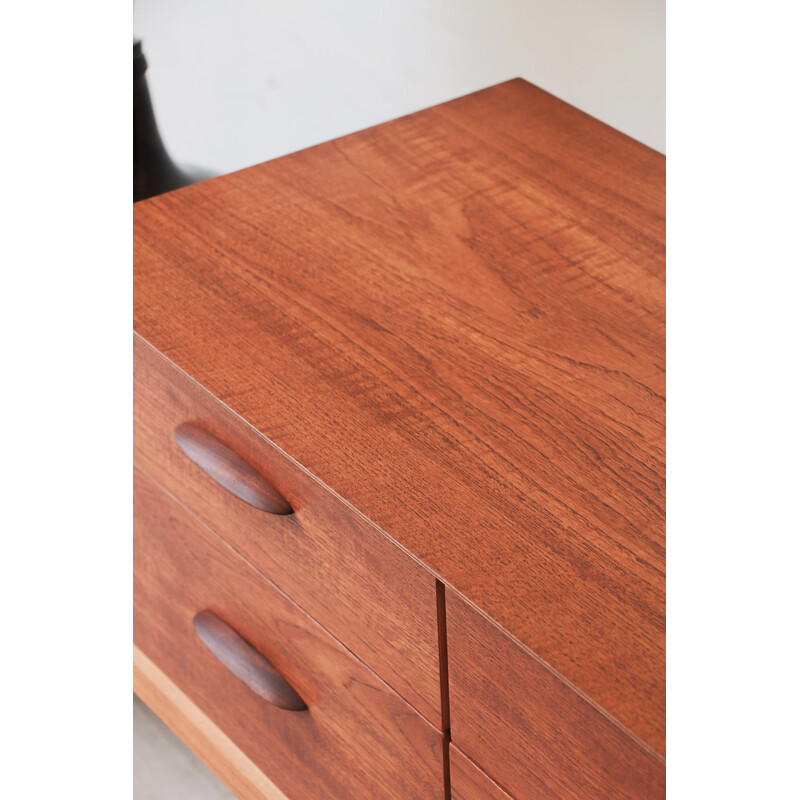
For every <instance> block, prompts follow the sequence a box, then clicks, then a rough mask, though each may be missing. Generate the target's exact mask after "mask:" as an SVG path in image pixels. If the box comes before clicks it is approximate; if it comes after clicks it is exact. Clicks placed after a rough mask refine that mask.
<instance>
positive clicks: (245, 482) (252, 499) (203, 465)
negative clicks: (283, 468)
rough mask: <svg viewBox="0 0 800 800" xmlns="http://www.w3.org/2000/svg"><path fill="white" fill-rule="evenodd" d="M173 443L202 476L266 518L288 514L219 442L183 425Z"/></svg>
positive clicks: (268, 487)
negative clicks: (259, 510) (262, 513)
mask: <svg viewBox="0 0 800 800" xmlns="http://www.w3.org/2000/svg"><path fill="white" fill-rule="evenodd" d="M174 436H175V441H176V442H177V443H178V446H179V447H180V448H181V450H183V452H184V453H185V454H186V455H187V456H188V457H189V458H190V459H191V460H192V461H194V463H195V464H197V466H198V467H200V469H202V470H203V472H205V473H206V475H208V476H209V477H211V478H213V479H214V480H215V481H216V482H217V483H218V484H220V486H222V487H224V488H225V489H227V490H228V491H229V492H230V493H231V494H233V495H235V496H236V497H238V498H239V499H240V500H244V501H245V503H249V504H250V505H251V506H255V507H256V508H260V509H261V510H262V511H267V512H268V513H270V514H291V513H292V507H291V506H290V505H289V503H288V502H287V501H286V499H285V498H284V497H283V496H282V495H281V494H280V492H278V490H277V489H276V488H275V487H274V486H272V484H271V483H269V481H268V480H267V479H266V478H264V476H263V475H260V474H259V473H258V472H256V470H254V469H253V467H251V466H250V465H249V464H248V463H247V462H246V461H245V460H244V459H243V458H242V457H241V456H238V455H236V453H234V452H233V450H231V449H230V448H229V447H227V446H226V445H224V444H223V443H222V442H221V441H220V440H219V439H217V438H216V437H214V436H212V435H211V434H210V433H206V432H205V431H203V430H200V428H198V427H197V426H196V425H192V424H190V423H188V422H184V423H182V424H181V425H178V427H177V428H175V433H174Z"/></svg>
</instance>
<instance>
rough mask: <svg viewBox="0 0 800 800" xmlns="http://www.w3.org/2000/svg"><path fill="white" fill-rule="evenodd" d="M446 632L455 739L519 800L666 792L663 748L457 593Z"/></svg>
mask: <svg viewBox="0 0 800 800" xmlns="http://www.w3.org/2000/svg"><path fill="white" fill-rule="evenodd" d="M447 634H448V635H447V639H448V642H447V651H448V656H449V659H448V662H449V672H450V724H451V733H452V740H453V744H455V745H456V746H457V747H458V748H459V749H461V750H462V751H463V752H464V753H465V754H466V755H467V756H469V758H471V759H473V760H474V761H475V762H476V763H477V764H478V765H479V766H480V767H481V768H482V769H483V770H485V771H486V773H487V774H488V775H490V776H491V777H492V778H493V779H494V780H496V781H497V782H498V783H499V784H500V785H501V786H503V787H504V788H505V789H507V790H508V791H509V792H511V794H513V795H514V797H515V798H516V800H586V798H603V800H663V798H664V796H665V780H666V778H665V768H664V761H663V759H662V758H661V757H660V756H658V755H657V754H656V753H654V752H653V751H652V750H651V749H650V748H648V747H647V746H646V745H644V744H643V743H642V742H641V741H640V740H638V739H636V738H635V737H633V736H632V735H631V734H630V733H629V732H628V731H626V730H625V729H623V728H621V727H620V726H619V725H618V724H617V723H616V722H614V721H613V720H611V719H609V718H608V716H607V715H606V714H605V713H604V712H603V711H601V710H600V709H599V708H598V707H597V706H596V705H595V704H594V703H592V702H591V701H590V700H588V699H586V698H585V697H583V696H581V695H580V694H579V693H578V692H576V691H575V689H574V687H572V686H570V685H569V684H567V683H566V682H565V681H564V680H563V678H561V676H559V675H557V674H556V673H554V672H553V671H552V670H551V669H550V668H549V667H548V666H547V665H545V664H544V663H542V662H541V661H540V660H539V659H538V658H536V657H535V656H533V655H532V654H531V653H530V652H529V651H527V650H525V649H524V648H523V647H522V646H521V645H520V644H519V643H518V642H516V641H514V640H513V639H512V638H511V637H510V636H508V635H507V634H506V633H505V632H504V631H502V630H501V629H500V628H499V627H497V625H495V624H494V623H493V622H492V621H490V620H488V619H487V618H486V617H485V616H484V615H483V614H481V613H480V612H479V611H477V610H476V609H475V608H473V607H472V606H470V605H469V604H468V603H466V602H465V601H464V600H462V599H461V598H459V597H457V596H455V595H454V594H451V593H448V597H447ZM500 743H502V744H500Z"/></svg>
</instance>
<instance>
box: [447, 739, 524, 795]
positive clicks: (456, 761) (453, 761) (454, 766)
mask: <svg viewBox="0 0 800 800" xmlns="http://www.w3.org/2000/svg"><path fill="white" fill-rule="evenodd" d="M450 775H451V780H452V794H451V797H452V800H514V798H512V797H511V795H510V794H507V793H506V792H504V791H503V790H502V789H501V788H500V787H499V786H498V785H497V784H496V783H495V782H494V781H493V780H492V779H491V778H490V777H489V776H488V775H487V774H486V773H485V772H483V771H482V770H481V769H480V768H478V767H477V766H475V764H473V763H472V761H470V760H469V759H468V758H467V757H466V756H465V755H464V754H463V753H462V752H461V751H460V750H459V749H458V748H457V747H456V746H455V745H453V744H451V745H450Z"/></svg>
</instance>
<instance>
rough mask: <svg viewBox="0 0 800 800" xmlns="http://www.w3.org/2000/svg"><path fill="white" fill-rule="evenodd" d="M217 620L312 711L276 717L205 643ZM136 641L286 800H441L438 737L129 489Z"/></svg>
mask: <svg viewBox="0 0 800 800" xmlns="http://www.w3.org/2000/svg"><path fill="white" fill-rule="evenodd" d="M201 609H205V610H210V611H212V612H213V613H214V614H215V615H216V616H217V617H219V618H220V619H222V620H225V621H226V622H228V624H229V625H230V626H231V627H233V628H235V629H236V630H237V631H238V632H239V634H240V635H241V636H242V637H243V638H244V639H245V640H246V641H248V642H250V643H251V644H252V646H253V647H254V648H256V649H257V650H258V651H259V652H260V653H262V654H263V655H264V656H265V657H266V658H268V659H269V661H270V663H271V664H273V665H274V667H275V669H276V670H277V671H278V672H279V673H280V674H281V675H283V676H284V677H285V678H286V680H287V681H288V682H289V683H290V684H291V685H292V686H293V687H294V688H295V689H296V690H297V692H298V694H299V695H300V696H301V697H302V698H303V699H304V700H305V701H306V703H307V704H308V710H307V711H302V712H293V711H288V710H285V709H282V708H277V707H276V706H274V705H273V704H272V703H270V702H267V701H265V700H262V699H261V698H259V697H257V696H256V695H255V694H254V693H253V692H252V691H251V690H250V689H249V688H248V687H247V686H245V684H244V683H242V682H241V681H240V680H239V679H238V678H236V677H234V676H233V675H232V674H231V672H230V671H229V670H228V668H227V667H226V666H224V665H223V664H221V663H220V662H219V661H218V660H217V659H216V658H215V657H214V656H213V655H212V654H211V653H210V652H209V651H208V650H207V649H206V647H205V646H204V645H203V644H202V643H201V642H200V640H199V639H198V637H197V635H196V633H195V630H194V626H193V620H194V618H195V616H196V614H197V613H198V611H199V610H201ZM133 633H134V641H135V643H136V644H137V646H138V647H139V648H141V650H142V651H143V652H144V653H145V654H146V655H147V656H148V657H149V658H150V659H151V660H152V661H153V662H155V663H156V664H157V665H158V666H159V668H160V669H162V670H163V671H164V673H166V674H167V675H168V676H169V677H170V679H171V680H172V681H174V682H175V684H176V685H177V686H178V687H179V688H180V689H181V690H182V691H183V692H185V693H186V694H187V695H188V696H189V698H191V700H192V701H193V702H194V703H196V704H197V705H198V706H199V707H200V708H201V709H202V710H203V712H204V713H205V714H207V715H208V717H209V718H210V719H211V720H213V722H214V723H215V724H216V725H218V726H219V727H220V728H221V729H222V730H223V731H224V732H225V734H226V735H227V736H229V737H230V739H231V740H232V741H233V742H234V743H235V744H236V746H237V747H238V748H239V749H241V750H242V752H244V753H245V754H246V755H247V756H248V758H250V759H252V761H253V762H254V763H255V764H256V766H257V767H258V768H259V769H260V770H262V771H263V772H264V773H265V774H266V775H268V776H269V778H270V779H271V780H272V781H273V782H274V783H275V784H276V785H277V786H278V787H279V788H280V789H281V791H283V792H284V793H285V794H286V795H287V796H288V797H291V798H298V799H299V798H304V797H347V798H353V800H358V799H359V798H364V800H367V798H370V800H374V799H375V798H386V800H395V799H396V798H398V797H402V798H409V800H411V798H420V800H421V799H422V798H425V800H429V799H430V798H437V797H438V798H443V795H444V792H443V788H442V735H441V733H440V732H439V731H437V730H436V729H435V728H434V727H433V726H432V725H431V724H430V723H428V722H426V721H425V720H424V719H423V718H422V717H421V716H420V715H419V714H418V713H417V712H416V711H414V709H413V708H412V707H411V706H409V705H408V704H407V703H406V702H405V701H403V700H402V699H401V698H400V697H399V696H398V695H397V694H395V693H394V692H393V691H392V690H391V689H390V688H389V687H388V686H387V685H386V684H385V683H384V682H383V681H381V680H380V679H379V678H378V677H377V676H376V675H375V674H374V673H373V672H371V671H370V670H368V669H367V668H366V667H365V666H364V665H363V664H362V663H360V662H359V661H358V660H357V659H356V658H355V657H354V656H353V655H352V654H351V653H350V652H349V651H347V650H346V649H345V648H344V647H342V645H341V644H339V643H338V642H337V641H335V640H334V639H333V638H332V637H331V636H330V635H329V634H328V633H326V632H325V631H324V630H323V629H322V628H321V627H320V626H319V625H318V624H317V623H316V622H314V621H313V620H312V619H311V618H310V617H308V616H307V615H306V614H305V613H304V612H303V611H302V610H301V609H300V608H298V607H297V606H296V605H294V603H292V602H291V601H290V600H289V599H288V598H287V597H286V596H285V595H283V594H282V593H281V592H280V591H279V590H278V589H277V588H276V587H274V586H273V585H272V584H271V583H269V582H268V581H267V580H266V579H265V578H264V577H263V576H261V575H259V574H258V573H257V572H256V571H255V570H254V569H252V568H251V567H250V566H249V565H247V564H246V563H245V562H244V561H243V560H242V559H241V558H240V557H239V556H237V555H236V554H235V553H234V551H233V550H232V549H231V548H230V547H228V546H227V545H226V544H225V543H224V542H222V541H221V540H220V539H219V538H218V537H217V536H215V535H214V534H213V533H212V532H211V531H210V530H209V529H208V528H205V527H204V526H203V525H202V524H201V523H200V522H199V521H198V520H197V519H196V518H195V517H193V516H192V515H190V514H189V512H188V511H187V510H186V509H184V508H183V507H181V506H180V505H178V504H177V502H175V501H174V500H172V499H170V498H169V497H168V496H167V495H166V494H165V493H164V492H163V491H162V490H161V489H160V488H159V487H157V486H156V484H154V483H153V482H152V481H151V480H150V479H149V478H147V477H146V476H144V475H143V474H142V473H140V472H138V471H135V478H134V620H133Z"/></svg>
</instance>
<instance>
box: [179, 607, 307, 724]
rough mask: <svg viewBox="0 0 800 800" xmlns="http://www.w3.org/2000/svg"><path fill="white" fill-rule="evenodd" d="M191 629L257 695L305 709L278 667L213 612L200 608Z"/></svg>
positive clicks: (278, 703) (292, 707) (298, 709)
mask: <svg viewBox="0 0 800 800" xmlns="http://www.w3.org/2000/svg"><path fill="white" fill-rule="evenodd" d="M194 629H195V631H197V635H198V636H199V637H200V640H201V641H202V642H203V644H204V645H205V646H206V647H207V648H208V649H209V650H210V651H211V653H212V654H213V655H214V657H215V658H216V659H217V660H218V661H219V662H220V663H221V664H223V665H224V666H225V667H227V668H228V669H229V670H230V671H231V672H232V673H233V674H234V675H235V676H236V677H237V678H238V679H239V680H240V681H241V682H242V683H244V684H245V686H247V688H248V689H250V690H251V691H253V692H255V693H256V694H257V695H258V696H259V697H263V698H264V700H266V701H267V702H268V703H272V705H274V706H277V707H278V708H285V709H287V710H289V711H305V710H306V709H307V708H308V706H307V705H306V704H305V703H304V702H303V699H302V698H301V697H300V695H298V694H297V692H296V691H295V690H294V689H292V687H291V686H290V685H289V684H288V683H287V682H286V679H285V678H284V677H283V676H282V675H281V674H280V673H279V672H278V670H276V669H275V667H273V666H272V664H270V663H269V661H267V659H266V658H264V656H262V655H261V653H259V652H258V650H256V649H255V647H253V645H251V644H250V643H249V642H247V641H245V640H244V639H243V638H242V637H241V636H240V635H239V634H238V633H237V632H236V631H235V630H234V629H233V628H231V626H230V625H228V624H227V623H225V622H223V621H222V620H221V619H220V618H219V617H218V616H217V615H216V614H214V613H213V612H211V611H201V612H200V613H199V614H197V616H196V617H195V618H194Z"/></svg>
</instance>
